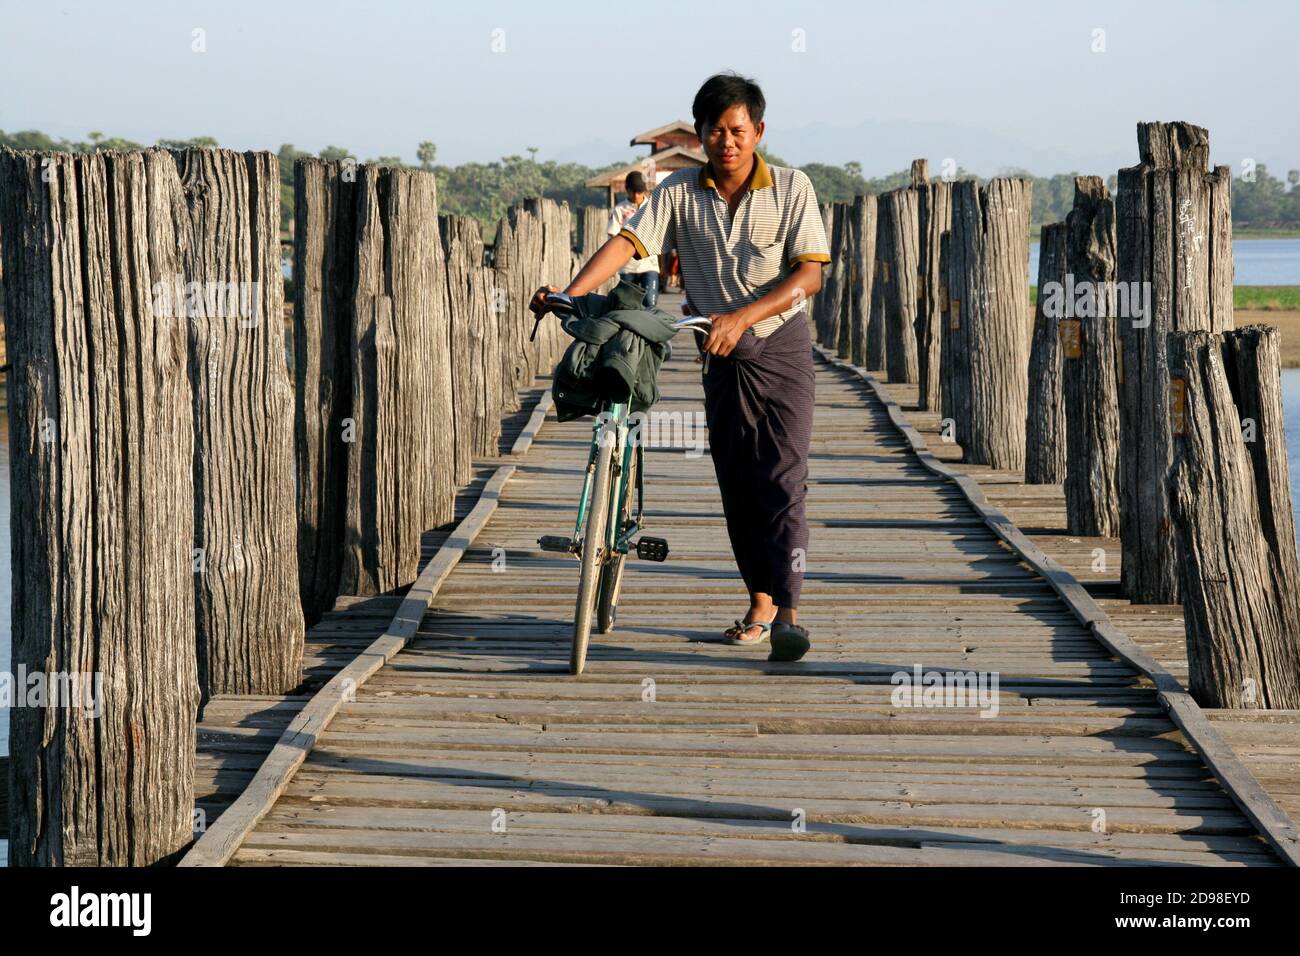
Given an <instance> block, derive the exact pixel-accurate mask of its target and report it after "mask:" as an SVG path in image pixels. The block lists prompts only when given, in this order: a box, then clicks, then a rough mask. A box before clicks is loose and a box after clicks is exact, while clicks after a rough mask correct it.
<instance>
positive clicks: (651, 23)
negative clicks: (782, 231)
mask: <svg viewBox="0 0 1300 956" xmlns="http://www.w3.org/2000/svg"><path fill="white" fill-rule="evenodd" d="M633 10H640V11H642V13H641V14H640V15H639V18H638V19H637V21H636V22H633V16H632V14H631V11H633ZM196 29H201V30H202V31H204V35H203V40H204V42H205V44H206V52H202V53H198V52H194V51H193V49H192V47H193V45H194V44H195V40H194V31H195V30H196ZM1096 30H1104V31H1105V33H1104V45H1105V51H1104V52H1093V49H1092V48H1093V46H1094V45H1096V43H1097V42H1098V41H1097V39H1095V33H1094V31H1096ZM0 31H2V32H0V90H2V91H3V92H2V93H0V129H5V130H9V131H13V130H20V129H32V128H35V129H41V130H44V131H46V132H48V133H51V134H54V135H57V136H67V137H77V138H82V137H84V136H85V135H86V133H87V132H89V131H91V130H100V131H102V132H104V133H105V134H107V135H117V136H124V137H127V138H129V139H134V140H137V141H140V142H146V143H152V142H154V141H155V140H157V139H158V138H159V137H171V138H183V137H189V136H197V135H209V136H214V137H216V138H217V139H218V140H219V141H220V142H221V144H222V145H224V146H231V147H236V148H267V149H276V148H278V147H279V145H280V144H281V143H293V144H294V145H296V146H297V147H299V148H300V149H308V150H311V151H313V152H314V151H318V150H319V149H321V148H322V147H324V146H326V145H329V144H335V145H339V146H345V147H347V148H349V149H351V150H352V151H353V152H354V153H355V154H356V155H358V156H359V157H360V158H362V159H366V158H370V157H373V156H379V155H400V156H402V157H404V158H406V159H408V160H411V161H414V158H415V146H416V144H417V143H418V142H419V141H420V140H424V139H431V140H433V141H434V142H435V143H437V145H438V160H439V162H446V163H459V162H463V161H467V160H484V161H486V160H491V159H495V158H497V157H500V156H502V155H504V154H507V153H524V152H525V150H526V148H527V147H529V146H536V147H538V148H539V150H540V152H539V156H540V158H543V159H546V158H556V157H558V158H564V159H570V160H578V161H585V162H589V163H591V164H593V165H594V164H597V163H603V162H608V161H610V160H612V159H617V158H619V157H622V156H627V157H628V158H630V157H631V156H632V155H636V154H639V152H644V150H643V149H642V150H641V151H637V150H633V149H631V148H629V147H628V146H627V141H628V139H629V138H630V136H631V135H632V134H633V133H636V132H639V131H641V130H643V129H647V128H650V127H653V126H657V125H659V124H661V123H664V122H667V121H669V120H671V119H675V118H678V117H681V118H689V116H690V103H691V98H692V96H693V94H694V91H695V89H696V88H697V87H698V85H699V83H700V81H701V80H702V79H704V78H705V77H706V76H708V75H709V74H710V73H712V72H715V71H717V70H719V69H736V70H739V71H741V72H743V73H745V74H747V75H751V76H754V77H755V78H756V79H758V80H759V81H760V83H762V85H763V87H764V90H765V91H766V94H767V97H768V116H767V120H768V143H769V145H770V146H771V147H772V148H773V149H774V150H775V151H777V152H778V153H780V154H781V155H782V156H784V157H785V158H787V159H789V160H791V161H793V162H801V163H802V162H808V161H812V160H820V161H823V162H832V163H843V162H845V161H848V160H856V161H858V162H860V163H862V164H863V167H864V169H865V170H866V171H867V172H868V173H869V174H871V173H877V172H885V171H888V170H891V169H896V168H899V167H900V166H901V165H902V164H903V163H904V162H905V161H906V159H907V158H908V156H909V155H910V152H909V151H910V150H913V148H914V151H916V152H917V153H918V154H924V152H925V151H929V152H931V153H932V154H934V153H939V154H945V153H946V154H948V155H953V156H954V158H956V160H957V161H958V162H960V163H962V165H964V166H966V167H967V168H971V169H973V170H974V171H976V172H990V171H992V170H989V169H987V167H988V166H989V165H990V163H993V162H994V159H992V158H991V157H994V156H996V157H998V160H1000V163H1001V164H1002V165H1006V166H1028V167H1029V168H1031V169H1033V171H1035V172H1040V173H1042V172H1066V171H1068V170H1067V169H1064V168H1061V169H1052V168H1047V169H1044V168H1042V167H1043V166H1044V165H1048V166H1060V165H1062V164H1069V163H1072V162H1073V160H1074V159H1075V158H1077V159H1078V163H1077V165H1078V167H1079V168H1082V169H1087V167H1089V166H1092V165H1099V166H1101V167H1103V170H1102V171H1104V170H1105V168H1106V167H1107V166H1108V165H1109V166H1114V165H1116V164H1127V163H1131V162H1135V161H1136V146H1135V139H1134V123H1135V122H1136V121H1137V120H1139V119H1162V120H1173V119H1186V120H1191V121H1193V122H1196V123H1200V124H1201V125H1204V126H1208V127H1209V129H1210V132H1211V144H1212V150H1213V153H1214V157H1215V161H1216V162H1223V163H1229V164H1232V165H1234V166H1237V165H1238V164H1240V162H1241V160H1242V159H1244V158H1247V157H1250V158H1253V159H1256V160H1258V161H1261V162H1267V163H1268V164H1269V165H1270V166H1271V167H1272V168H1273V170H1274V171H1275V172H1284V171H1285V170H1286V169H1287V168H1292V167H1300V108H1298V104H1300V82H1297V81H1298V80H1300V66H1297V61H1298V60H1300V5H1298V4H1297V3H1296V2H1295V0H1290V2H1280V0H1279V2H1265V0H1256V2H1247V0H1243V2H1238V3H1212V2H1196V0H1186V2H1164V0H1140V2H1139V0H1128V2H1099V0H1092V2H1075V3H1060V2H1050V0H1036V2H1035V0H1002V2H980V0H971V2H966V3H956V2H951V3H950V2H944V0H922V2H907V0H890V2H886V3H876V2H856V3H816V2H768V0H743V2H736V3H719V2H713V3H705V2H700V0H691V2H681V0H650V2H645V3H619V2H610V0H604V2H599V3H597V2H565V0H551V2H536V0H534V2H496V0H472V2H467V0H454V2H445V3H428V4H420V3H413V2H397V0H392V2H384V0H370V2H365V3H348V2H341V0H340V2H330V0H313V2H282V3H277V2H275V0H253V2H238V0H234V2H232V0H225V2H174V3H162V2H153V0H134V2H127V0H122V2H117V3H106V2H100V3H91V2H86V3H78V2H59V0H53V2H45V0H40V2H31V0H0ZM801 45H802V47H803V51H802V52H800V51H799V49H798V48H799V47H800V46H801ZM909 136H911V137H913V139H914V140H915V147H914V144H913V143H912V142H909ZM949 146H950V147H951V148H950V149H949ZM963 153H964V154H965V155H963ZM932 158H934V159H937V158H938V156H933V155H932ZM981 167H984V168H981ZM1090 171H1096V170H1090Z"/></svg>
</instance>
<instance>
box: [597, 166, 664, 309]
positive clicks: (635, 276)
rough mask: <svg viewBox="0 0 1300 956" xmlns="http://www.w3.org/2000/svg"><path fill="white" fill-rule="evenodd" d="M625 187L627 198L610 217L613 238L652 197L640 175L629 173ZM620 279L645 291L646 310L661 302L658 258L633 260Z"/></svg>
mask: <svg viewBox="0 0 1300 956" xmlns="http://www.w3.org/2000/svg"><path fill="white" fill-rule="evenodd" d="M624 187H625V189H626V191H627V198H626V199H624V200H623V201H622V202H621V203H619V204H618V205H617V206H615V207H614V208H613V210H612V211H611V212H610V215H609V234H610V235H611V236H617V235H618V234H619V233H620V232H622V231H623V226H624V225H625V224H626V223H627V221H628V220H629V219H631V218H632V215H633V213H635V212H636V211H637V210H638V209H640V208H641V204H642V203H643V202H645V201H646V198H647V197H648V196H649V195H650V190H649V189H647V188H646V184H645V177H644V176H642V175H641V174H640V173H628V174H627V180H626V181H625V183H624ZM618 277H619V278H620V279H626V280H627V281H628V282H632V283H635V284H636V285H639V286H640V287H641V288H642V289H644V290H645V304H646V308H653V307H654V305H655V303H657V302H658V301H659V257H658V256H646V257H645V258H644V259H633V260H632V261H631V262H629V263H628V264H627V265H626V266H624V267H623V269H622V270H621V271H620V272H619V274H618Z"/></svg>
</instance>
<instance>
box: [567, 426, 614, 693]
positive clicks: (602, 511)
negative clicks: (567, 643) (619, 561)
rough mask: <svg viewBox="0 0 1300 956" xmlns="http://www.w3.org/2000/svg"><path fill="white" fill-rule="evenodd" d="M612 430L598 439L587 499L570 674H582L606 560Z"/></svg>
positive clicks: (611, 464) (612, 445) (612, 466)
mask: <svg viewBox="0 0 1300 956" xmlns="http://www.w3.org/2000/svg"><path fill="white" fill-rule="evenodd" d="M613 437H614V436H613V431H612V429H611V430H610V431H606V432H602V433H601V434H600V435H599V436H598V442H599V446H600V447H599V448H598V449H597V451H596V464H595V468H596V472H595V474H594V475H593V476H592V482H591V497H590V498H588V499H587V528H586V531H585V533H584V534H583V538H582V571H581V573H580V574H579V576H578V603H577V606H576V607H575V608H574V609H573V647H572V649H571V651H570V652H569V673H571V674H581V673H582V668H583V666H584V665H585V664H586V663H587V644H588V643H589V642H590V640H591V625H592V618H593V617H594V616H595V611H596V598H597V597H598V592H599V591H600V572H601V569H602V568H603V567H604V564H605V560H606V558H607V557H608V555H607V554H606V551H607V549H606V547H605V528H606V526H607V525H608V522H609V496H610V490H609V486H610V481H611V479H612V478H613V472H614V465H613V459H614V445H615V444H616V442H615V441H614V440H613Z"/></svg>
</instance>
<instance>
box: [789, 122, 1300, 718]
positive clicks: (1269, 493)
mask: <svg viewBox="0 0 1300 956" xmlns="http://www.w3.org/2000/svg"><path fill="white" fill-rule="evenodd" d="M1138 152H1139V162H1138V164H1137V165H1136V166H1133V167H1130V168H1127V169H1122V170H1120V171H1119V176H1118V190H1117V194H1116V196H1115V197H1114V198H1112V197H1111V196H1110V195H1109V192H1108V190H1107V188H1106V186H1105V184H1104V182H1103V181H1102V179H1100V178H1099V177H1095V176H1082V177H1078V178H1077V179H1076V180H1075V197H1074V205H1073V209H1072V210H1071V211H1070V213H1069V215H1068V216H1067V217H1066V220H1065V221H1064V222H1062V223H1052V224H1048V225H1045V226H1044V227H1043V229H1042V235H1041V240H1040V252H1039V270H1038V294H1037V303H1036V306H1035V311H1034V313H1033V321H1032V322H1031V321H1030V320H1029V300H1028V268H1027V266H1028V253H1029V212H1030V201H1031V193H1030V188H1031V184H1030V183H1029V182H1028V181H1027V180H1024V179H1017V178H997V179H993V180H991V181H989V182H988V183H987V184H985V185H982V186H981V185H978V184H976V183H975V182H973V181H959V182H951V183H950V182H931V181H929V179H928V176H927V170H926V164H925V161H924V160H917V161H916V162H914V163H913V165H912V182H911V184H910V185H909V186H906V187H903V188H900V189H895V190H891V191H889V192H886V193H883V194H882V195H880V196H858V197H857V198H856V199H855V200H854V201H853V202H851V203H834V204H828V205H826V206H824V207H823V216H824V220H825V223H826V228H827V235H828V238H829V240H830V244H831V250H832V260H833V262H832V266H831V267H830V268H829V269H828V270H827V273H826V275H825V281H824V284H823V289H822V291H821V293H820V294H818V295H817V296H816V298H815V300H814V302H813V303H812V316H813V322H814V325H815V328H816V334H817V337H818V340H819V341H820V343H821V344H822V345H823V346H824V347H826V348H828V349H832V350H835V352H836V353H837V354H838V356H839V357H840V358H844V359H848V360H850V361H852V362H853V363H854V364H856V365H859V366H862V367H864V368H868V369H873V370H878V371H880V372H882V373H884V374H885V375H887V376H888V378H889V379H890V380H891V381H897V382H907V383H916V384H917V385H918V392H919V398H918V404H919V407H920V408H921V409H922V410H931V411H937V412H938V413H939V414H940V415H941V417H942V422H941V434H942V437H943V438H945V439H946V440H950V441H954V442H956V443H958V444H959V445H960V446H961V448H962V452H963V457H964V460H965V461H967V462H970V463H973V464H979V465H987V466H990V467H993V468H1000V469H1008V470H1013V471H1021V470H1023V472H1024V476H1025V481H1026V482H1027V483H1030V484H1035V483H1037V484H1056V483H1061V484H1063V485H1064V491H1065V499H1066V512H1067V532H1068V533H1069V534H1072V535H1083V536H1099V537H1118V538H1119V539H1120V542H1121V547H1120V551H1121V556H1120V560H1121V583H1122V587H1123V590H1124V593H1125V594H1126V596H1127V597H1129V598H1130V599H1131V600H1132V601H1134V602H1136V603H1146V604H1171V603H1178V602H1180V601H1181V603H1182V605H1183V611H1184V617H1185V620H1186V624H1187V642H1188V660H1189V665H1190V684H1191V686H1190V687H1189V690H1190V691H1191V693H1192V694H1193V696H1194V697H1195V698H1196V699H1197V700H1198V701H1199V702H1200V703H1201V704H1202V705H1204V706H1210V707H1231V708H1241V707H1268V708H1295V707H1300V559H1298V558H1297V552H1296V539H1295V524H1294V520H1293V517H1292V510H1291V495H1290V486H1289V479H1288V471H1287V455H1286V439H1285V434H1284V432H1283V419H1282V404H1281V378H1280V351H1279V342H1278V332H1277V330H1276V329H1274V328H1272V327H1267V326H1252V327H1249V328H1244V329H1233V317H1232V283H1233V268H1232V213H1231V195H1230V190H1231V177H1230V175H1229V172H1228V170H1227V168H1226V167H1222V166H1221V167H1217V168H1214V169H1211V168H1210V167H1209V135H1208V133H1207V132H1206V130H1204V129H1202V128H1201V127H1197V126H1193V125H1191V124H1189V123H1143V124H1139V126H1138Z"/></svg>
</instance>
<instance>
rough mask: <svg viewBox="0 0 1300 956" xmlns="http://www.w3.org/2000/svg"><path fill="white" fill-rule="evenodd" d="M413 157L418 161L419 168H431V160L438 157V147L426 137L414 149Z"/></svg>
mask: <svg viewBox="0 0 1300 956" xmlns="http://www.w3.org/2000/svg"><path fill="white" fill-rule="evenodd" d="M415 158H416V159H418V160H419V161H420V168H421V169H433V162H434V160H436V159H437V158H438V147H437V146H435V145H434V144H433V143H431V142H429V141H428V140H427V139H426V140H425V141H424V142H423V143H421V144H420V145H419V147H418V148H417V149H416V150H415Z"/></svg>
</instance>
